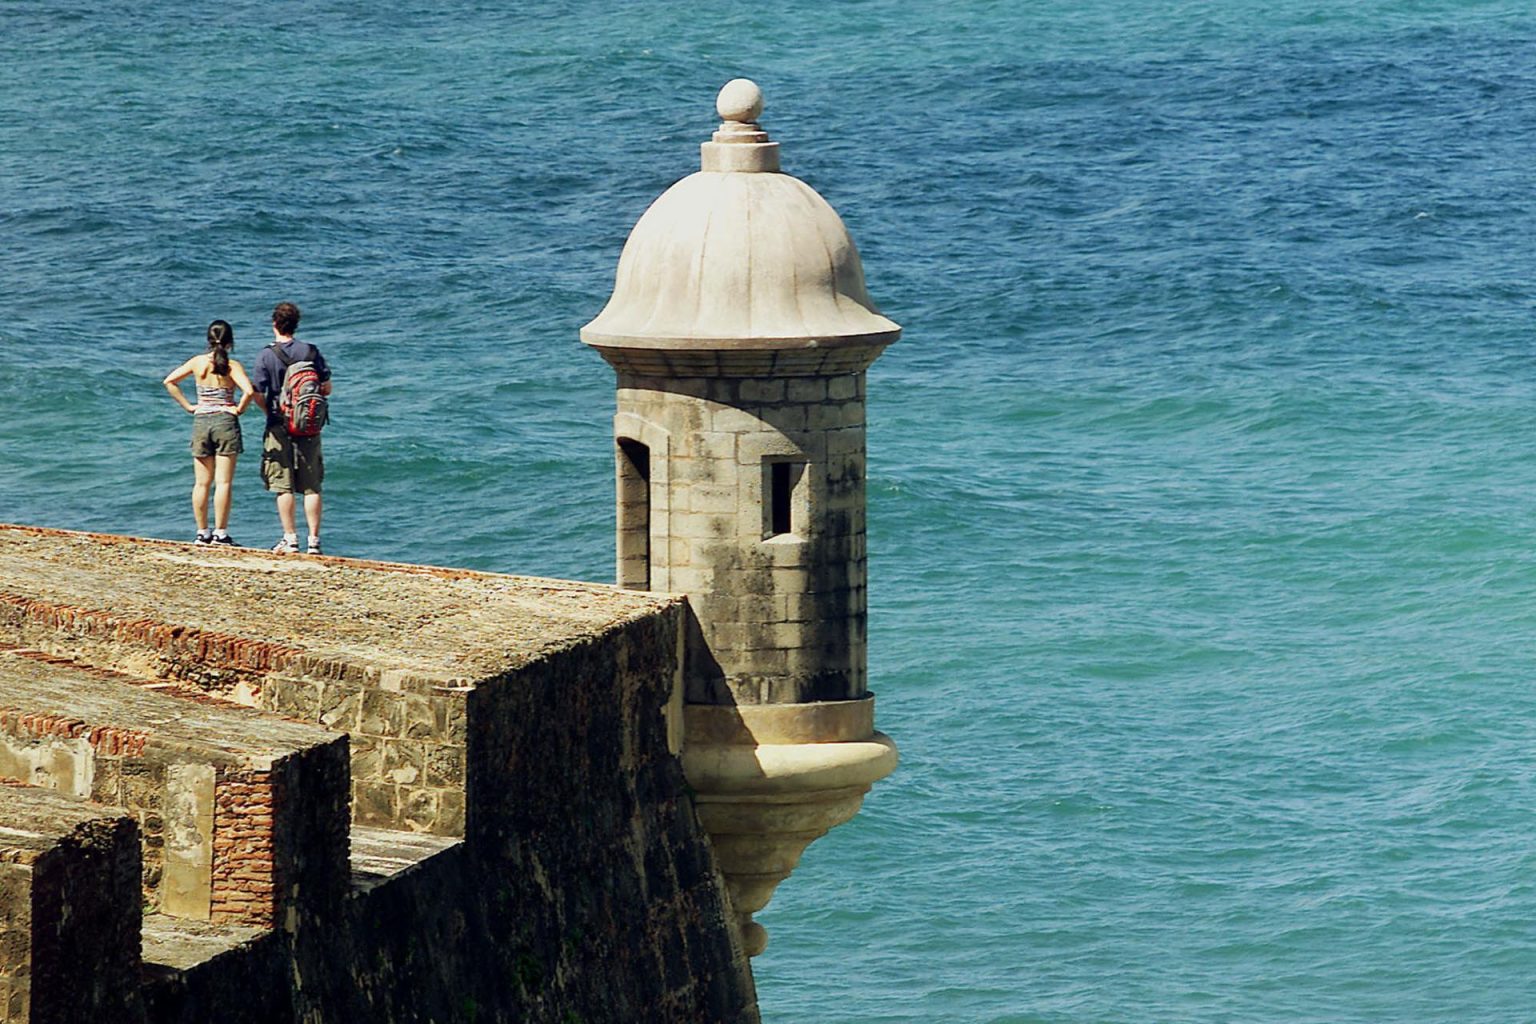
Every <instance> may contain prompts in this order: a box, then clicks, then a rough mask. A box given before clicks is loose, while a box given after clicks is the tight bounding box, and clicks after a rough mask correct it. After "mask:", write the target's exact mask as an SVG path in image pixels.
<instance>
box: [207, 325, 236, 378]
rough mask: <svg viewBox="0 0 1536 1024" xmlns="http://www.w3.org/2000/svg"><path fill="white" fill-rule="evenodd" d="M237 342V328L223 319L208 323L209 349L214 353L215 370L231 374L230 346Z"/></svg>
mask: <svg viewBox="0 0 1536 1024" xmlns="http://www.w3.org/2000/svg"><path fill="white" fill-rule="evenodd" d="M234 343H235V329H234V328H233V327H231V326H229V324H228V323H226V322H225V321H223V320H215V321H214V322H213V323H211V324H209V325H208V351H209V352H211V353H213V372H214V373H216V374H218V375H219V376H220V377H227V376H229V348H230V346H231V345H233V344H234Z"/></svg>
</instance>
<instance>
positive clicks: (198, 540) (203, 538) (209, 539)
mask: <svg viewBox="0 0 1536 1024" xmlns="http://www.w3.org/2000/svg"><path fill="white" fill-rule="evenodd" d="M192 543H193V544H212V543H213V534H211V533H200V534H198V535H197V536H196V537H194V538H193V539H192Z"/></svg>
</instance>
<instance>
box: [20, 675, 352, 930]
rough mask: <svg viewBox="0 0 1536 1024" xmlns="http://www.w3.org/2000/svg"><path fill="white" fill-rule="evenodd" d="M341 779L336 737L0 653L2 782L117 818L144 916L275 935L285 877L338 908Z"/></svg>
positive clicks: (343, 805) (117, 678)
mask: <svg viewBox="0 0 1536 1024" xmlns="http://www.w3.org/2000/svg"><path fill="white" fill-rule="evenodd" d="M346 773H347V744H346V737H344V736H340V735H337V734H335V733H328V732H324V731H322V730H319V729H314V728H311V727H308V726H304V725H298V724H295V723H290V722H282V721H279V720H275V719H272V718H269V717H268V716H265V715H263V714H261V713H259V712H257V711H254V710H251V709H248V708H243V707H236V706H233V705H230V704H227V703H225V702H221V701H214V700H213V699H212V698H208V697H206V696H203V695H202V694H201V693H200V692H197V691H191V690H186V689H183V688H179V687H165V686H163V685H161V684H154V683H149V682H147V681H145V680H136V679H133V678H131V677H127V676H124V675H121V674H120V673H116V672H112V671H107V670H102V669H91V668H85V667H82V666H78V665H74V664H72V663H69V662H64V661H62V660H61V659H58V658H54V657H47V656H41V655H38V654H35V653H30V654H29V653H25V652H17V651H15V650H7V649H5V648H4V647H0V774H7V775H10V776H13V777H16V778H19V779H22V780H24V781H28V782H31V783H33V784H36V785H39V786H43V787H45V788H49V789H53V790H56V791H59V792H61V793H63V794H65V795H68V796H72V797H75V798H77V799H81V800H85V799H89V800H92V801H95V802H97V803H104V804H113V805H120V806H122V807H124V808H126V809H127V811H128V812H129V813H130V814H131V815H132V816H133V817H134V819H135V820H136V821H137V822H138V824H139V829H140V834H141V836H142V842H143V854H142V887H143V899H144V905H145V910H146V911H148V912H157V911H158V912H163V913H166V914H170V915H172V916H176V917H183V918H191V919H196V920H204V921H209V920H211V921H213V922H215V923H238V924H254V925H261V926H265V927H271V926H272V924H273V922H274V920H275V919H276V917H277V915H278V914H279V912H280V911H281V910H282V909H283V908H284V905H285V900H284V898H283V896H282V893H283V891H284V890H283V889H282V887H281V877H282V876H292V877H293V878H294V879H295V880H297V879H298V878H300V877H304V876H306V875H313V876H314V878H313V879H312V882H313V883H316V884H310V885H306V886H304V887H303V891H304V892H305V895H306V898H308V899H316V898H319V897H320V896H321V895H322V893H328V894H330V898H331V899H332V900H333V901H334V900H336V899H338V898H339V892H340V890H341V889H342V888H344V886H345V880H346V861H347V774H346ZM322 880H323V881H324V885H320V884H318V883H319V882H321V881H322ZM290 888H291V886H290Z"/></svg>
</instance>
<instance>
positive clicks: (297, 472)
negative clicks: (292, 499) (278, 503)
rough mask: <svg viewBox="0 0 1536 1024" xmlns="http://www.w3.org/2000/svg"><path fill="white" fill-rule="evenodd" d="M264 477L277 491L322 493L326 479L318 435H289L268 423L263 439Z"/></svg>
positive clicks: (271, 488) (262, 460)
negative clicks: (322, 482) (321, 484)
mask: <svg viewBox="0 0 1536 1024" xmlns="http://www.w3.org/2000/svg"><path fill="white" fill-rule="evenodd" d="M261 479H262V481H263V482H264V483H265V484H266V485H267V490H269V491H272V492H274V493H276V494H319V493H320V482H321V481H322V480H324V479H325V462H324V460H323V459H321V457H320V438H319V437H290V436H288V431H286V430H284V429H283V428H282V427H280V426H268V427H267V433H266V436H265V437H263V438H262V439H261Z"/></svg>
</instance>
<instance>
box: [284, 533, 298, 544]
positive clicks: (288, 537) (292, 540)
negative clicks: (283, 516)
mask: <svg viewBox="0 0 1536 1024" xmlns="http://www.w3.org/2000/svg"><path fill="white" fill-rule="evenodd" d="M283 540H285V541H287V542H288V543H289V544H297V543H298V542H299V535H298V534H296V533H285V534H283Z"/></svg>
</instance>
